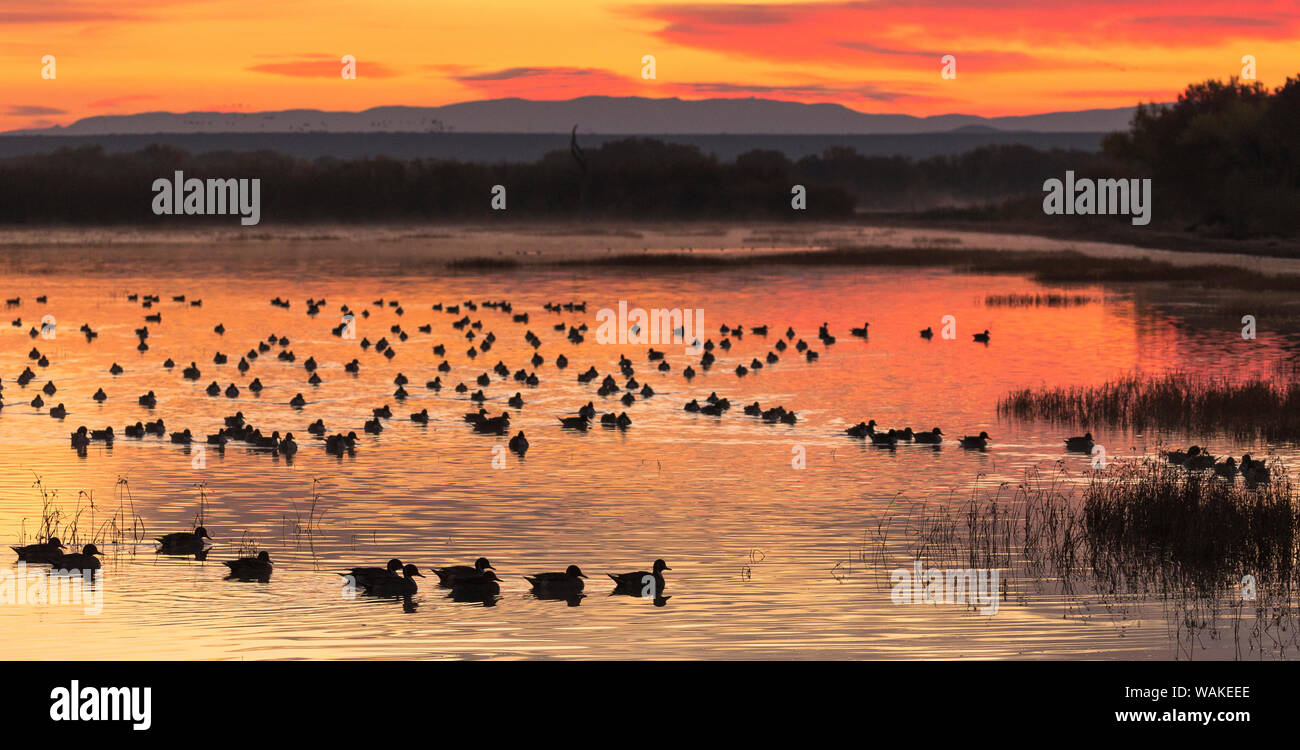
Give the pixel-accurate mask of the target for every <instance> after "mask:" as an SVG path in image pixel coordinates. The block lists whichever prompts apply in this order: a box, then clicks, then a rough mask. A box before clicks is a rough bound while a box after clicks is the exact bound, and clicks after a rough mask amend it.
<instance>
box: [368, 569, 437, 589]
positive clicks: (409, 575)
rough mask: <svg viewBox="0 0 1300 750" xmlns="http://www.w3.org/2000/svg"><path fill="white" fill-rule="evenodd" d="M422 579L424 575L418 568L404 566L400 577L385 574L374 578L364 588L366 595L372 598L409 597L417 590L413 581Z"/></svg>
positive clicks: (417, 587) (417, 586)
mask: <svg viewBox="0 0 1300 750" xmlns="http://www.w3.org/2000/svg"><path fill="white" fill-rule="evenodd" d="M423 577H424V574H422V573H421V572H420V569H419V568H417V567H415V566H414V565H404V566H402V575H400V576H399V575H397V574H396V573H387V575H382V576H376V577H375V578H372V579H371V580H370V582H369V583H367V584H366V585H365V587H364V588H365V590H366V593H367V594H370V595H372V596H403V595H405V596H409V595H411V594H414V593H415V592H416V591H417V590H418V589H419V585H417V584H416V582H415V579H416V578H423Z"/></svg>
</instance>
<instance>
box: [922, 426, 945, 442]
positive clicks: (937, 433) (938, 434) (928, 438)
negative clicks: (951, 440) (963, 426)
mask: <svg viewBox="0 0 1300 750" xmlns="http://www.w3.org/2000/svg"><path fill="white" fill-rule="evenodd" d="M915 436H916V442H918V443H924V444H927V445H938V444H940V443H942V442H943V430H940V429H939V428H938V427H936V428H934V429H933V430H930V431H929V432H926V431H921V432H917V433H915Z"/></svg>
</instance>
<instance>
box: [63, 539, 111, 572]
mask: <svg viewBox="0 0 1300 750" xmlns="http://www.w3.org/2000/svg"><path fill="white" fill-rule="evenodd" d="M102 554H104V553H103V552H100V551H99V548H97V547H96V546H95V545H93V544H87V545H86V546H84V547H82V548H81V552H73V553H71V554H67V555H63V556H62V557H61V558H59V561H58V562H57V563H54V568H55V569H57V570H63V571H72V570H99V567H100V562H99V560H97V559H96V558H95V555H102Z"/></svg>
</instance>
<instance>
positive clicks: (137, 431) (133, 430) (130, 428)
mask: <svg viewBox="0 0 1300 750" xmlns="http://www.w3.org/2000/svg"><path fill="white" fill-rule="evenodd" d="M123 431H124V432H125V433H126V436H127V437H133V438H138V437H144V425H143V424H141V423H140V422H136V423H135V424H129V425H127V426H126V429H125V430H123Z"/></svg>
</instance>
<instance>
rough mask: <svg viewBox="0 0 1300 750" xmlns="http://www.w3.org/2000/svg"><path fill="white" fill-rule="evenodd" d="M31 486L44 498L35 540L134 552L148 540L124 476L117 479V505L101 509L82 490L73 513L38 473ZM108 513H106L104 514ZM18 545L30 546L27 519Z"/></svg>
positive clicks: (77, 548)
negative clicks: (141, 543) (66, 508)
mask: <svg viewBox="0 0 1300 750" xmlns="http://www.w3.org/2000/svg"><path fill="white" fill-rule="evenodd" d="M33 476H34V477H35V478H34V480H33V481H32V487H34V488H35V489H36V492H37V494H38V495H40V498H41V520H40V525H39V526H38V527H37V529H36V531H35V532H34V535H33V539H32V540H33V541H37V542H44V541H46V540H47V539H49V538H50V537H59V540H60V541H62V542H63V543H64V544H65V545H66V546H67V547H68V548H69V549H76V550H78V551H80V550H79V548H80V547H82V546H83V545H86V544H95V545H97V546H103V545H110V544H111V545H115V546H118V547H119V548H122V547H123V546H124V545H125V546H126V548H127V549H129V550H130V551H131V553H132V554H134V552H135V545H136V544H138V543H139V542H141V541H142V540H143V539H144V538H145V533H146V529H145V525H144V519H143V518H141V517H140V515H139V514H138V513H136V511H135V499H134V498H133V497H132V496H131V489H130V485H129V484H128V483H127V480H126V478H125V477H118V480H117V484H116V486H115V491H114V495H115V500H116V504H115V506H113V507H111V508H108V509H101V508H100V507H99V506H98V505H97V504H96V503H95V496H94V493H93V492H90V491H87V490H81V491H79V492H78V493H77V502H76V505H75V506H74V507H73V509H72V510H71V511H68V510H64V508H63V507H62V505H61V504H60V502H59V491H58V490H57V489H54V488H51V487H49V486H47V485H46V484H45V481H44V480H43V479H42V477H41V476H40V475H39V474H34V475H33ZM105 511H106V514H105ZM18 543H19V544H28V543H29V537H28V535H27V519H26V518H24V519H23V520H22V522H21V524H20V532H19V542H18Z"/></svg>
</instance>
